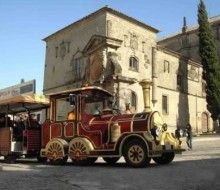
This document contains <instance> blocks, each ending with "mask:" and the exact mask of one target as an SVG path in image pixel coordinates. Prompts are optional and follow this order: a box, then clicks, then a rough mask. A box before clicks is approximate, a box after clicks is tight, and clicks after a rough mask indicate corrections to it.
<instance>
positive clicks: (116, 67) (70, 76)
mask: <svg viewBox="0 0 220 190" xmlns="http://www.w3.org/2000/svg"><path fill="white" fill-rule="evenodd" d="M157 32H158V30H157V29H155V28H153V27H151V26H148V25H146V24H144V23H142V22H140V21H137V20H135V19H133V18H131V17H128V16H126V15H124V14H122V13H120V12H118V11H115V10H113V9H111V8H108V7H104V8H102V9H100V10H98V11H96V12H94V13H92V14H90V15H88V16H87V17H85V18H82V19H81V20H79V21H77V22H75V23H73V24H71V25H69V26H67V27H66V28H64V29H61V30H60V31H58V32H56V33H54V34H52V35H50V36H48V37H47V38H45V39H44V40H45V42H46V45H47V46H46V47H47V48H46V61H45V73H44V94H48V95H49V94H50V93H54V92H58V91H61V90H66V89H70V88H76V87H81V86H83V85H85V84H87V85H88V84H89V85H96V86H101V87H103V88H105V89H107V90H109V91H110V92H111V93H112V94H113V95H114V96H115V102H116V104H117V105H118V106H119V108H120V109H121V110H122V111H124V110H125V107H126V105H128V104H129V105H130V108H131V111H132V112H140V111H143V108H144V105H143V92H142V87H141V86H140V84H139V82H140V81H142V80H144V79H147V80H150V81H152V88H151V100H152V101H151V107H152V110H159V111H160V112H161V113H162V114H163V116H164V119H165V121H166V122H167V124H168V125H169V126H172V130H175V129H176V127H177V126H179V127H184V126H185V125H186V123H187V122H190V123H191V124H192V126H193V130H194V132H196V133H201V132H202V131H204V132H206V131H207V130H210V131H212V130H213V128H212V121H211V119H210V114H209V113H208V112H207V110H206V101H205V94H203V92H202V79H201V73H202V68H201V65H200V64H199V63H197V62H195V61H192V60H190V59H189V58H187V57H185V56H182V55H181V54H178V53H176V52H172V51H170V50H167V49H165V48H160V47H159V46H157V43H156V34H157ZM202 126H204V127H202Z"/></svg>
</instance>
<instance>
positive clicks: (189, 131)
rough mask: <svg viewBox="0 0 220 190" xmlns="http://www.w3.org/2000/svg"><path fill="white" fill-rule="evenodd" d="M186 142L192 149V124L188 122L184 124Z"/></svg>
mask: <svg viewBox="0 0 220 190" xmlns="http://www.w3.org/2000/svg"><path fill="white" fill-rule="evenodd" d="M186 144H187V146H188V148H189V150H192V126H191V125H190V124H189V123H188V124H187V126H186Z"/></svg>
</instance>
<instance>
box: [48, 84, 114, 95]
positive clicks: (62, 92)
mask: <svg viewBox="0 0 220 190" xmlns="http://www.w3.org/2000/svg"><path fill="white" fill-rule="evenodd" d="M86 91H96V92H101V93H104V94H105V95H107V96H113V95H112V94H111V93H110V92H108V91H107V90H105V89H103V88H101V87H98V86H87V87H81V88H72V89H68V90H64V91H60V92H54V93H48V94H46V95H47V96H58V95H69V94H71V93H73V94H74V93H80V92H86Z"/></svg>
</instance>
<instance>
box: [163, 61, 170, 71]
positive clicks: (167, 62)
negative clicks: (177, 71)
mask: <svg viewBox="0 0 220 190" xmlns="http://www.w3.org/2000/svg"><path fill="white" fill-rule="evenodd" d="M163 72H164V73H169V72H170V62H169V61H167V60H164V63H163Z"/></svg>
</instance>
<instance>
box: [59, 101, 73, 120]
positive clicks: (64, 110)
mask: <svg viewBox="0 0 220 190" xmlns="http://www.w3.org/2000/svg"><path fill="white" fill-rule="evenodd" d="M72 109H73V108H72V107H71V106H70V103H69V101H68V99H67V98H62V99H57V100H56V121H65V120H67V117H68V113H69V112H70V111H72Z"/></svg>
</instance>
